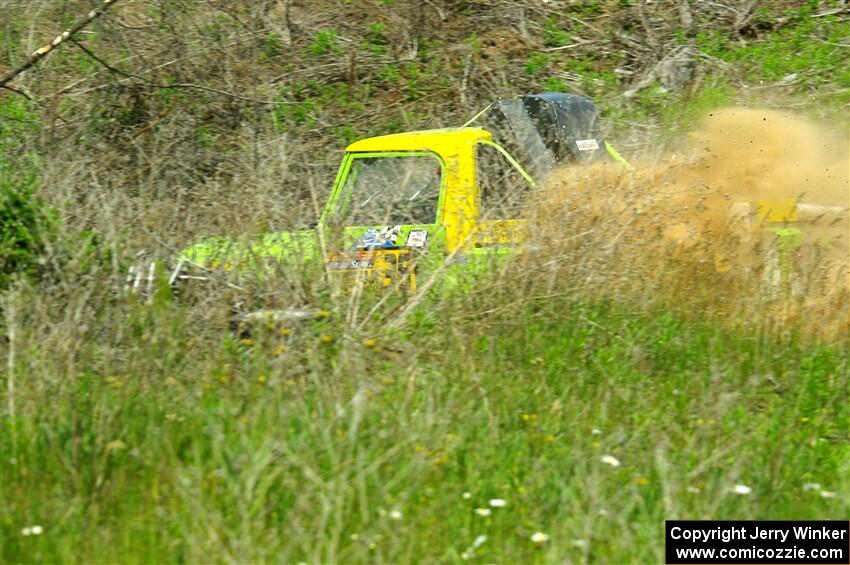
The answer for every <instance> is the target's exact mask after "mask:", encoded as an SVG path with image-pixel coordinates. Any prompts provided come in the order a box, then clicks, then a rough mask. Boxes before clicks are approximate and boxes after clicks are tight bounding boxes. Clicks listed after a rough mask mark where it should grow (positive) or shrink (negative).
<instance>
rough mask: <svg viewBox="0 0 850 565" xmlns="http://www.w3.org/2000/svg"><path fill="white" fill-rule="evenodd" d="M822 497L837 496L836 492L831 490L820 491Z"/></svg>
mask: <svg viewBox="0 0 850 565" xmlns="http://www.w3.org/2000/svg"><path fill="white" fill-rule="evenodd" d="M820 495H821V498H835V493H834V492H832V491H831V490H822V491H820Z"/></svg>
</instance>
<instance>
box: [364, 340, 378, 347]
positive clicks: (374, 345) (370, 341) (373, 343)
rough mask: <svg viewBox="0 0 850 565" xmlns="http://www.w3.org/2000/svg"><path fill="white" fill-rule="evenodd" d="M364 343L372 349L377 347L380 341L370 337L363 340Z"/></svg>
mask: <svg viewBox="0 0 850 565" xmlns="http://www.w3.org/2000/svg"><path fill="white" fill-rule="evenodd" d="M363 345H365V346H366V347H368V348H370V349H374V348H375V347H377V346H378V342H377V341H375V340H374V339H372V338H368V339H364V340H363Z"/></svg>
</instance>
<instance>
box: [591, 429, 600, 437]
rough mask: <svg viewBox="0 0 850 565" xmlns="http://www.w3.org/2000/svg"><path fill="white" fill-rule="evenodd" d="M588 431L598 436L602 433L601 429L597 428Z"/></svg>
mask: <svg viewBox="0 0 850 565" xmlns="http://www.w3.org/2000/svg"><path fill="white" fill-rule="evenodd" d="M590 433H591V434H593V435H595V436H599V435H602V430H600V429H599V428H593V429H592V430H590Z"/></svg>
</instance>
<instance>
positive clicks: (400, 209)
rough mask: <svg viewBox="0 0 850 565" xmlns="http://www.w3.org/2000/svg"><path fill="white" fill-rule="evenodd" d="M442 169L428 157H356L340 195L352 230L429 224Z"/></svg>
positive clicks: (433, 210) (431, 157)
mask: <svg viewBox="0 0 850 565" xmlns="http://www.w3.org/2000/svg"><path fill="white" fill-rule="evenodd" d="M442 173H443V170H442V166H441V164H440V161H439V160H438V159H437V158H436V157H434V156H432V155H395V156H381V157H357V158H355V159H354V160H353V161H352V163H351V168H350V169H349V171H348V176H347V178H346V180H345V185H344V191H345V198H346V201H347V203H348V210H347V214H346V215H345V216H346V223H347V224H348V225H352V226H376V225H404V224H433V223H436V221H437V204H438V202H439V199H440V184H441V181H442Z"/></svg>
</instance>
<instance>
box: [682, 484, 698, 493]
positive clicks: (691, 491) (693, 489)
mask: <svg viewBox="0 0 850 565" xmlns="http://www.w3.org/2000/svg"><path fill="white" fill-rule="evenodd" d="M685 490H686V491H688V492H689V493H691V494H697V493H698V492H699V487H695V486H692V485H691V486H688V487H687V488H686V489H685Z"/></svg>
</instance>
